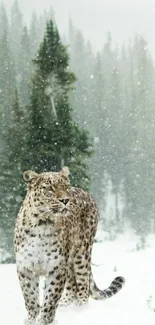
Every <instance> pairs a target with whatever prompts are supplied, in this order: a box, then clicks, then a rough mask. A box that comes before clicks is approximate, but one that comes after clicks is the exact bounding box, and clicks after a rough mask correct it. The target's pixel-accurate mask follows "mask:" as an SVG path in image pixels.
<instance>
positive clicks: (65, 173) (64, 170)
mask: <svg viewBox="0 0 155 325" xmlns="http://www.w3.org/2000/svg"><path fill="white" fill-rule="evenodd" d="M69 174H70V172H69V168H68V167H66V166H65V167H63V168H62V169H61V175H62V176H64V177H68V176H69Z"/></svg>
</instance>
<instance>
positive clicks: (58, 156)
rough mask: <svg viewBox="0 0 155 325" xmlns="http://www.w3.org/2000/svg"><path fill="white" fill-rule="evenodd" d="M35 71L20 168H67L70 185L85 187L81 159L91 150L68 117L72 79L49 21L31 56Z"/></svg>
mask: <svg viewBox="0 0 155 325" xmlns="http://www.w3.org/2000/svg"><path fill="white" fill-rule="evenodd" d="M34 63H35V65H36V72H35V74H34V77H33V80H32V90H31V97H30V104H29V105H28V107H27V111H28V127H27V135H26V155H25V160H24V161H23V164H22V167H23V168H32V169H35V170H38V171H43V170H44V171H45V170H59V169H60V168H61V167H62V166H63V165H64V164H65V165H68V166H69V167H70V170H71V175H72V181H73V184H74V185H78V186H82V187H84V188H86V187H88V184H89V178H88V172H87V165H86V162H85V159H86V158H87V157H88V156H89V155H90V154H91V147H90V141H89V138H88V135H87V132H85V131H84V130H81V129H79V128H78V126H77V125H76V123H75V122H74V121H73V120H72V115H71V112H72V109H71V106H70V104H69V100H68V96H69V92H70V90H71V89H72V88H73V83H74V81H75V76H74V74H73V73H72V72H71V71H70V68H69V56H68V54H67V51H66V47H65V46H64V45H63V44H62V43H61V40H60V36H59V33H58V30H57V28H56V26H55V24H53V22H52V21H49V22H48V23H47V28H46V34H45V37H44V39H43V42H42V43H41V46H40V49H39V51H38V54H37V57H36V59H35V60H34Z"/></svg>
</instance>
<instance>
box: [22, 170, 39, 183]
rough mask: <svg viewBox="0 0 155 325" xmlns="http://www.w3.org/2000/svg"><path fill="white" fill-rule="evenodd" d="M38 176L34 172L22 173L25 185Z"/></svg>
mask: <svg viewBox="0 0 155 325" xmlns="http://www.w3.org/2000/svg"><path fill="white" fill-rule="evenodd" d="M38 176H39V175H38V174H37V173H35V172H33V171H32V170H26V171H25V172H24V173H23V178H24V181H25V182H26V183H28V182H31V181H32V179H34V178H37V177H38Z"/></svg>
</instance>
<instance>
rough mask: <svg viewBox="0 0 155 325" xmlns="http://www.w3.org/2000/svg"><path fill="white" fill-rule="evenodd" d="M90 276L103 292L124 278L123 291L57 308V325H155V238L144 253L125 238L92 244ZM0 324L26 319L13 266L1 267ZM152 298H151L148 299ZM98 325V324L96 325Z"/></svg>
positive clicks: (127, 237) (20, 323)
mask: <svg viewBox="0 0 155 325" xmlns="http://www.w3.org/2000/svg"><path fill="white" fill-rule="evenodd" d="M93 265H97V266H93V273H94V277H95V280H96V283H97V284H98V286H100V287H101V288H106V287H107V286H108V285H109V284H110V283H111V281H112V280H113V278H114V277H115V276H118V275H122V276H125V278H126V284H125V286H124V288H123V289H122V290H121V291H120V292H119V293H118V294H117V295H115V296H113V297H112V298H110V299H107V300H105V301H95V300H92V299H90V301H89V303H88V304H87V305H86V306H82V307H78V306H74V305H72V306H69V307H66V308H59V309H58V310H57V314H56V320H57V321H58V324H59V325H61V324H62V325H73V324H74V325H79V324H80V325H86V324H89V325H91V324H93V325H94V323H96V320H100V323H101V324H106V325H112V324H115V325H117V324H119V325H148V324H149V325H154V323H155V313H154V311H153V308H154V309H155V238H154V236H152V237H151V236H150V238H149V244H148V246H146V248H145V249H143V250H138V251H137V250H136V239H135V238H134V237H133V236H131V234H130V233H129V234H125V235H123V236H120V237H119V238H117V240H115V241H113V242H110V241H105V242H104V243H96V244H94V249H93ZM0 279H1V281H0V315H1V316H0V320H1V321H0V323H1V324H3V325H10V324H18V325H22V324H23V322H24V319H25V317H26V311H25V307H24V301H23V297H22V294H21V291H20V287H19V283H18V279H17V275H16V267H15V265H11V264H9V265H4V264H3V265H1V266H0ZM151 297H152V298H151ZM97 324H99V322H97Z"/></svg>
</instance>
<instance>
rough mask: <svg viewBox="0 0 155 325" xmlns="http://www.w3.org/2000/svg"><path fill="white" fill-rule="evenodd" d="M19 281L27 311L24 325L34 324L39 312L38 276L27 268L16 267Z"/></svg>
mask: <svg viewBox="0 0 155 325" xmlns="http://www.w3.org/2000/svg"><path fill="white" fill-rule="evenodd" d="M17 274H18V279H19V283H20V286H21V289H22V293H23V297H24V301H25V307H26V309H27V312H28V316H27V319H26V321H25V324H26V325H35V324H36V323H35V321H36V317H37V316H38V314H39V310H40V305H39V277H37V276H36V275H34V273H33V272H31V271H30V270H28V269H24V270H22V271H21V270H19V269H18V268H17Z"/></svg>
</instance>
